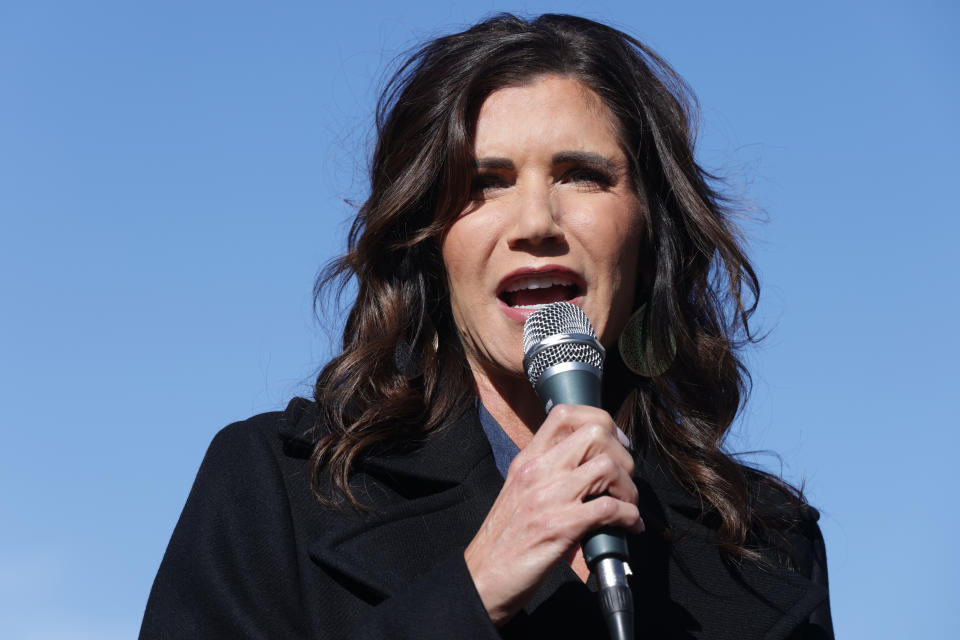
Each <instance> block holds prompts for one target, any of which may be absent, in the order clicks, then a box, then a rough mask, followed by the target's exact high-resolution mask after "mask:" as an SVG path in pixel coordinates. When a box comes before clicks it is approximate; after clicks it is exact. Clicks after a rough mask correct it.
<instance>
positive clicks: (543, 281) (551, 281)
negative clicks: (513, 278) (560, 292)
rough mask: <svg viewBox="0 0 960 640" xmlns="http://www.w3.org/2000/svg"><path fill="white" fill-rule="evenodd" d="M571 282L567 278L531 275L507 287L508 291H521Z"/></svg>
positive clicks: (564, 284)
mask: <svg viewBox="0 0 960 640" xmlns="http://www.w3.org/2000/svg"><path fill="white" fill-rule="evenodd" d="M570 284H572V283H571V282H570V281H569V280H567V279H565V278H560V277H550V276H547V277H532V278H524V279H523V280H520V281H518V282H515V283H514V284H512V285H510V288H509V289H507V292H508V293H511V292H513V291H523V290H524V289H546V288H547V287H553V286H555V285H560V286H568V285H570Z"/></svg>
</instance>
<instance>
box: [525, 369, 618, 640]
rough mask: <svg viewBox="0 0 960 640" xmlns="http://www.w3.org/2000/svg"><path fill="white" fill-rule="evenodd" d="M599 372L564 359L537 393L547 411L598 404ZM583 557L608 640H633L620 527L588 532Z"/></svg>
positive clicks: (544, 377) (540, 383) (547, 374)
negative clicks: (592, 578)
mask: <svg viewBox="0 0 960 640" xmlns="http://www.w3.org/2000/svg"><path fill="white" fill-rule="evenodd" d="M600 389H601V387H600V371H599V370H598V369H597V368H596V367H592V366H590V365H588V364H584V363H580V362H564V363H561V364H557V365H554V366H552V367H550V368H549V369H547V370H546V371H544V372H543V374H542V375H541V376H540V379H539V380H537V386H536V390H537V395H538V396H539V397H540V400H541V401H542V402H543V405H544V407H545V408H546V410H547V413H549V412H550V410H551V409H553V407H555V406H556V405H558V404H584V405H588V406H591V407H598V408H599V407H600V406H601V403H600ZM581 548H582V550H583V559H584V560H585V561H586V563H587V566H588V567H590V571H591V572H592V573H593V575H594V576H595V577H596V579H597V583H598V585H599V586H600V591H599V596H600V609H601V611H602V612H603V617H604V619H606V621H607V629H608V630H609V631H610V638H611V640H633V596H632V594H631V593H630V585H629V584H628V583H627V576H628V575H630V566H629V565H628V564H627V561H628V560H629V557H630V555H629V552H628V549H627V538H626V535H625V534H624V532H623V530H622V529H619V528H616V527H603V528H601V529H598V530H596V531H592V532H590V533H588V534H587V535H586V536H585V537H584V539H583V541H582V542H581Z"/></svg>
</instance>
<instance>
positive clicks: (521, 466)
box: [508, 458, 540, 486]
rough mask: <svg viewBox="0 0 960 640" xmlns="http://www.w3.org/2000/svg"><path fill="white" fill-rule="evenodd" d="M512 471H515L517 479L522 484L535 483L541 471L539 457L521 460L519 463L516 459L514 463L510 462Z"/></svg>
mask: <svg viewBox="0 0 960 640" xmlns="http://www.w3.org/2000/svg"><path fill="white" fill-rule="evenodd" d="M510 471H512V472H514V475H515V477H516V480H517V482H519V483H520V485H521V486H530V485H532V484H533V483H534V481H535V480H536V478H537V475H538V474H539V472H540V464H539V462H538V460H537V458H532V459H530V460H521V461H520V462H519V463H518V462H517V461H516V460H514V461H513V463H511V464H510ZM508 473H509V472H508Z"/></svg>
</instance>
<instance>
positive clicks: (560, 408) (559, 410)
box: [550, 404, 573, 422]
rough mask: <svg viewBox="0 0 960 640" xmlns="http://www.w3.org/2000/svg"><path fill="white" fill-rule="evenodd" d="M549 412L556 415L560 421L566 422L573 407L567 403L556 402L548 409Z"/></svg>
mask: <svg viewBox="0 0 960 640" xmlns="http://www.w3.org/2000/svg"><path fill="white" fill-rule="evenodd" d="M550 413H551V414H553V415H555V416H557V420H559V421H560V422H566V421H567V420H569V419H570V417H571V415H572V413H573V407H572V406H570V405H569V404H558V405H557V406H555V407H554V408H553V409H551V410H550Z"/></svg>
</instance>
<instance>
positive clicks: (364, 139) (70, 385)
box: [0, 0, 960, 640]
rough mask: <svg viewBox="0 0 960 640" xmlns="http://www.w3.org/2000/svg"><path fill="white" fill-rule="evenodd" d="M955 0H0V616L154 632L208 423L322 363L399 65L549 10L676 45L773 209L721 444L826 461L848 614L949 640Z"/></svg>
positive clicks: (292, 386) (275, 400)
mask: <svg viewBox="0 0 960 640" xmlns="http://www.w3.org/2000/svg"><path fill="white" fill-rule="evenodd" d="M957 7H958V5H957V4H956V3H953V2H949V1H948V0H942V1H939V2H931V1H922V0H921V1H913V2H906V1H904V2H883V1H879V2H878V1H873V2H819V1H814V2H804V3H798V2H792V3H779V2H761V1H757V2H706V1H704V2H669V3H667V2H662V1H661V2H644V1H637V0H631V1H622V2H604V1H602V0H599V1H593V2H586V1H583V2H555V3H552V4H549V5H546V4H538V3H532V2H517V3H513V4H500V3H494V2H461V1H459V0H454V1H446V2H423V3H418V4H407V3H386V2H368V1H365V0H356V1H354V2H347V3H320V2H287V3H267V2H236V1H233V2H184V1H168V2H153V3H146V2H120V1H116V2H106V1H100V2H48V1H44V0H32V1H31V2H19V3H14V2H8V3H4V4H3V5H2V6H0V221H2V226H0V299H2V305H3V307H2V313H0V403H2V413H0V416H2V418H0V433H2V445H0V486H2V487H3V491H2V492H0V522H2V523H3V525H2V527H0V636H2V637H4V638H22V639H31V640H32V639H37V640H39V639H47V638H80V639H86V638H90V639H94V638H95V639H97V640H103V639H113V638H116V639H120V638H130V637H133V636H134V635H135V634H136V631H137V629H138V628H139V620H140V616H141V614H142V610H143V606H144V603H145V601H146V597H147V593H148V591H149V588H150V584H151V581H152V579H153V575H154V573H155V571H156V569H157V566H158V564H159V562H160V558H161V555H162V553H163V550H164V548H165V545H166V542H167V539H168V537H169V535H170V533H171V531H172V529H173V526H174V524H175V522H176V519H177V516H178V514H179V512H180V509H181V507H182V506H183V502H184V500H185V498H186V495H187V492H188V490H189V488H190V484H191V482H192V481H193V476H194V474H195V472H196V469H197V466H198V465H199V463H200V460H201V458H202V456H203V453H204V451H205V448H206V446H207V444H208V443H209V441H210V438H211V437H212V436H213V434H214V433H215V432H216V431H217V430H218V429H219V428H221V427H222V426H224V425H225V424H227V423H229V422H231V421H233V420H236V419H241V418H245V417H247V416H249V415H251V414H254V413H258V412H261V411H266V410H272V409H277V408H280V407H282V406H284V405H285V403H286V401H287V400H288V399H289V398H290V397H291V396H293V395H296V394H307V393H309V384H310V380H311V378H312V377H313V375H314V373H315V371H316V370H317V368H318V366H319V365H320V364H322V363H323V362H324V360H325V359H326V358H328V357H329V354H330V352H331V345H332V344H333V337H335V335H336V331H334V332H332V333H331V332H327V331H324V330H322V329H320V328H319V327H318V325H317V324H316V323H315V322H314V320H313V318H312V315H311V313H312V312H311V285H312V281H313V278H314V275H315V273H316V270H317V268H318V266H319V265H320V264H321V263H322V262H324V261H325V260H327V259H329V258H330V257H331V256H333V255H334V254H335V253H336V252H337V251H338V250H339V249H340V248H342V246H343V243H344V232H345V228H346V227H345V224H346V220H347V219H348V218H349V216H350V214H351V211H352V210H351V207H350V206H349V205H348V204H346V202H345V201H346V200H351V199H352V200H358V199H362V197H363V193H364V192H363V188H364V181H363V177H362V174H361V173H360V172H359V171H360V170H361V169H362V168H363V167H364V166H365V163H366V152H367V150H368V146H369V140H370V121H371V114H372V110H373V101H374V97H375V95H376V88H377V87H378V86H379V85H380V83H381V80H382V78H383V74H384V70H385V69H386V68H387V65H388V63H389V61H390V60H391V59H392V58H393V57H394V56H395V55H397V54H398V53H400V52H401V51H402V50H404V49H406V48H407V47H408V46H410V45H412V44H414V43H415V42H417V41H418V40H420V39H422V38H424V37H428V36H431V35H436V34H439V33H442V32H446V31H449V30H452V29H457V28H460V27H462V26H464V25H465V24H467V23H470V22H473V21H475V20H476V19H478V18H480V17H482V16H484V15H486V14H488V13H490V12H492V11H497V10H512V11H517V12H521V13H539V12H542V11H545V10H552V11H562V12H570V13H580V14H583V15H586V16H588V17H594V18H599V19H602V20H605V21H608V22H611V23H613V24H615V25H618V26H620V27H622V28H625V29H627V30H629V31H631V32H632V33H634V34H636V35H638V36H640V37H641V38H642V39H645V40H646V41H647V42H648V43H650V44H651V45H652V46H653V47H654V48H655V49H656V50H658V51H659V52H660V53H661V54H663V55H664V56H665V57H666V59H667V60H668V61H669V62H670V63H671V64H673V65H674V66H675V67H676V68H677V69H678V70H679V71H680V73H681V74H683V75H684V76H685V77H686V78H687V80H688V81H689V82H690V84H691V85H692V86H693V88H694V89H695V91H696V92H697V94H698V96H699V98H700V101H701V103H702V106H703V115H704V118H703V131H702V138H701V141H702V144H701V148H700V158H701V159H702V160H703V161H704V163H706V164H707V165H708V166H709V167H712V168H714V169H717V170H719V171H720V172H721V173H725V174H726V175H729V176H730V177H731V181H732V185H733V187H734V188H735V189H736V190H737V191H738V192H739V193H741V194H742V195H744V196H745V197H747V198H748V199H749V201H750V202H751V203H752V204H753V205H754V206H755V208H756V209H757V211H758V212H760V211H762V212H763V214H762V216H763V217H764V218H765V221H764V222H762V223H756V224H754V223H751V224H750V225H748V228H747V230H748V233H749V236H750V238H751V246H752V251H753V255H754V257H755V259H756V262H757V265H758V267H759V271H760V274H761V277H762V280H763V283H764V290H763V295H762V300H761V310H760V312H759V314H758V317H759V319H760V322H761V324H762V326H763V327H764V328H765V329H767V330H768V331H769V332H770V336H769V338H768V339H767V340H766V341H765V342H764V343H763V344H762V345H761V346H760V347H759V348H756V349H754V350H752V351H751V352H750V356H749V360H750V363H751V366H752V370H753V372H754V376H755V383H756V384H755V390H754V394H753V398H752V400H751V403H750V405H749V406H748V408H747V410H746V411H745V413H744V415H743V419H742V420H741V421H740V423H739V424H738V427H737V433H736V435H735V437H733V438H732V440H731V445H732V447H733V448H734V449H739V450H747V449H771V450H775V451H777V452H779V453H780V454H781V456H782V461H783V467H782V471H783V473H784V474H785V475H786V477H787V478H788V479H790V480H793V481H801V480H805V481H806V488H807V492H808V494H809V497H810V499H811V501H812V502H813V503H814V504H815V505H816V506H818V507H819V508H821V510H822V512H823V518H822V520H821V523H822V527H823V531H824V534H825V536H826V540H827V549H828V554H829V561H830V572H831V582H832V585H831V586H832V597H833V607H834V618H835V624H836V628H837V631H838V634H839V636H840V637H843V638H871V639H879V638H903V637H911V638H956V637H960V615H958V613H957V603H958V602H960V551H958V549H960V545H958V544H956V542H955V539H954V538H955V534H956V532H957V530H958V525H960V517H958V515H957V505H958V502H960V501H958V499H957V497H956V482H955V477H956V473H955V459H956V457H957V451H958V448H960V429H958V427H960V424H958V418H957V416H956V413H955V412H954V405H955V404H956V397H957V394H956V391H955V388H956V387H957V383H958V377H960V376H958V374H957V362H958V358H960V348H958V337H957V335H958V331H957V328H956V322H957V317H958V311H960V305H958V302H957V295H958V292H960V287H958V277H957V274H958V272H960V269H958V267H960V259H958V256H957V254H958V249H957V240H956V239H957V237H958V236H960V207H958V205H957V196H956V189H957V188H956V184H957V174H958V171H960V166H958V164H960V163H958V162H957V161H956V160H955V157H956V156H955V155H954V154H956V153H957V149H958V148H960V144H958V143H960V137H958V124H957V122H958V114H960V109H958V106H960V105H958V102H960V100H958V78H960V74H958V62H960V57H958V52H960V48H958V44H957V42H958V38H957V33H958V26H960V20H958V13H960V11H958V8H957ZM758 217H759V214H758ZM334 317H336V314H334ZM760 460H761V461H763V462H764V463H765V464H767V466H768V467H771V468H774V469H780V466H779V463H778V462H777V460H776V459H775V458H771V457H761V458H760Z"/></svg>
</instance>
